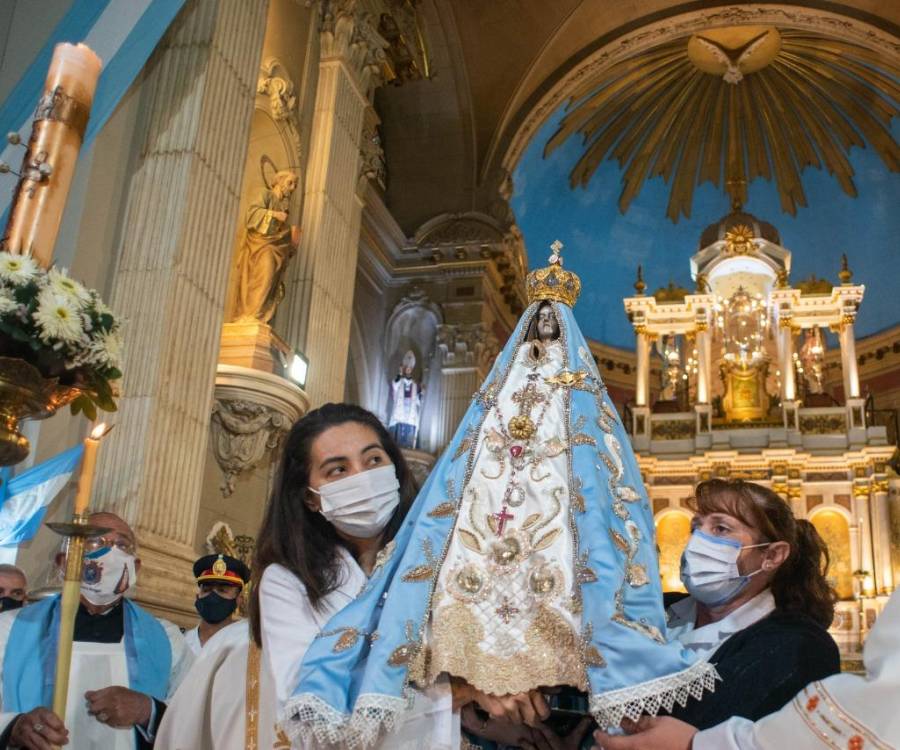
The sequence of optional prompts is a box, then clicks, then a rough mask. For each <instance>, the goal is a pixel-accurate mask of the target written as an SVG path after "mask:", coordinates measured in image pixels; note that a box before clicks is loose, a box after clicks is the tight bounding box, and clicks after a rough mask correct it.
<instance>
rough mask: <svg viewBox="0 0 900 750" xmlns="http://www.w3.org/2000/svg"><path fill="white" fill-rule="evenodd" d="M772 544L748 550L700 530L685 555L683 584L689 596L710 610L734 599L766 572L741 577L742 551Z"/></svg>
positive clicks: (686, 548) (754, 545) (752, 546)
mask: <svg viewBox="0 0 900 750" xmlns="http://www.w3.org/2000/svg"><path fill="white" fill-rule="evenodd" d="M769 544H771V542H765V543H763V544H750V545H747V546H746V547H744V546H741V543H740V542H738V541H737V540H735V539H728V538H726V537H717V536H710V535H709V534H704V533H703V532H702V531H700V530H699V529H696V530H695V531H694V533H693V534H691V538H690V541H689V542H688V544H687V547H685V549H684V553H683V554H682V555H681V581H682V583H684V587H685V588H686V589H687V590H688V593H689V594H690V595H691V596H692V597H694V599H696V600H697V601H698V602H702V603H703V604H705V605H706V606H707V607H718V606H720V605H722V604H725V603H727V602H730V601H731V600H732V599H734V598H735V597H736V596H737V595H738V594H739V593H740V592H741V591H742V590H743V589H744V587H745V586H746V585H747V584H748V583H750V579H751V578H752V577H753V576H755V575H756V574H757V573H759V572H761V571H762V568H760V569H759V570H755V571H753V572H752V573H750V574H749V575H741V572H740V571H739V570H738V564H737V561H738V557H740V554H741V550H742V549H753V548H754V547H768V546H769Z"/></svg>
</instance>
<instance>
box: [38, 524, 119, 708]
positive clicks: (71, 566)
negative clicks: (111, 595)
mask: <svg viewBox="0 0 900 750" xmlns="http://www.w3.org/2000/svg"><path fill="white" fill-rule="evenodd" d="M47 527H48V528H50V529H52V530H53V531H55V532H56V533H57V534H59V535H60V536H64V537H66V538H67V539H68V540H69V541H68V543H67V544H66V570H65V575H64V577H63V585H62V596H61V597H60V613H59V631H60V638H59V646H58V648H57V650H56V680H55V681H54V683H53V713H55V714H56V715H57V716H58V717H59V718H60V719H62V720H63V721H65V718H66V703H67V697H68V693H69V673H70V671H71V668H72V643H73V641H74V635H75V615H76V614H77V613H78V604H79V602H80V601H81V577H82V575H83V574H84V540H85V539H86V538H87V537H91V536H101V535H102V534H105V533H107V532H108V531H109V529H108V528H106V527H104V526H92V525H91V524H89V523H88V520H87V516H85V515H76V516H74V518H73V519H72V521H61V522H58V523H48V524H47ZM66 635H68V637H66Z"/></svg>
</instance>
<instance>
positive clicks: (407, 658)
mask: <svg viewBox="0 0 900 750" xmlns="http://www.w3.org/2000/svg"><path fill="white" fill-rule="evenodd" d="M418 651H419V644H418V642H417V641H416V627H415V623H413V621H412V620H407V621H406V643H404V644H403V645H402V646H398V647H397V648H395V649H394V650H393V651H392V652H391V655H390V656H389V657H388V665H389V666H391V667H402V666H406V665H407V664H409V663H410V662H411V661H412V660H413V659H415V657H416V654H417V653H418Z"/></svg>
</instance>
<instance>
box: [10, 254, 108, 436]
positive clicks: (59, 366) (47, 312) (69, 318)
mask: <svg viewBox="0 0 900 750" xmlns="http://www.w3.org/2000/svg"><path fill="white" fill-rule="evenodd" d="M119 325H120V324H119V320H118V319H117V318H116V317H115V316H114V315H113V313H112V311H111V310H110V309H109V308H108V307H107V306H106V305H104V304H103V301H102V300H101V299H100V295H99V294H97V292H95V291H93V290H92V289H87V288H85V287H84V286H83V285H82V284H80V283H79V282H77V281H75V280H74V279H72V278H70V277H69V276H67V275H66V272H65V270H64V269H58V268H50V269H49V270H45V269H43V268H41V267H40V266H38V264H37V263H35V262H34V260H33V259H32V258H31V256H30V255H12V254H10V253H6V252H0V356H2V357H12V358H17V359H22V360H24V361H26V362H28V363H29V364H30V365H32V366H34V367H36V368H37V369H38V371H39V372H40V373H41V375H42V376H43V377H45V378H57V379H58V380H59V383H60V384H61V385H65V386H70V387H73V388H77V389H78V391H80V394H79V395H78V397H77V398H76V399H75V400H74V401H72V403H71V409H72V413H73V414H77V413H78V412H84V414H85V415H86V416H87V417H88V418H89V419H95V418H96V416H97V409H98V408H99V409H102V410H103V411H115V410H116V402H115V392H114V390H113V383H114V382H115V381H116V380H118V379H119V378H121V377H122V373H121V371H120V369H119V367H120V362H121V357H122V340H121V337H120V333H119Z"/></svg>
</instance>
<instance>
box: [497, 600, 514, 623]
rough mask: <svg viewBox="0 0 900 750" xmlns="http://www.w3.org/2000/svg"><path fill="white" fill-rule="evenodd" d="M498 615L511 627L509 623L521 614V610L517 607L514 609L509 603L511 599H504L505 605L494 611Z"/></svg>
mask: <svg viewBox="0 0 900 750" xmlns="http://www.w3.org/2000/svg"><path fill="white" fill-rule="evenodd" d="M494 611H495V612H496V613H497V615H498V616H499V617H500V619H501V620H503V622H505V623H506V624H507V625H509V621H510V620H512V619H513V617H515V616H516V615H517V614H519V610H518V609H517V608H516V607H513V606H511V605H510V603H509V599H507V598H506V597H503V604H502V605H501V606H499V607H497V609H495V610H494Z"/></svg>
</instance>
